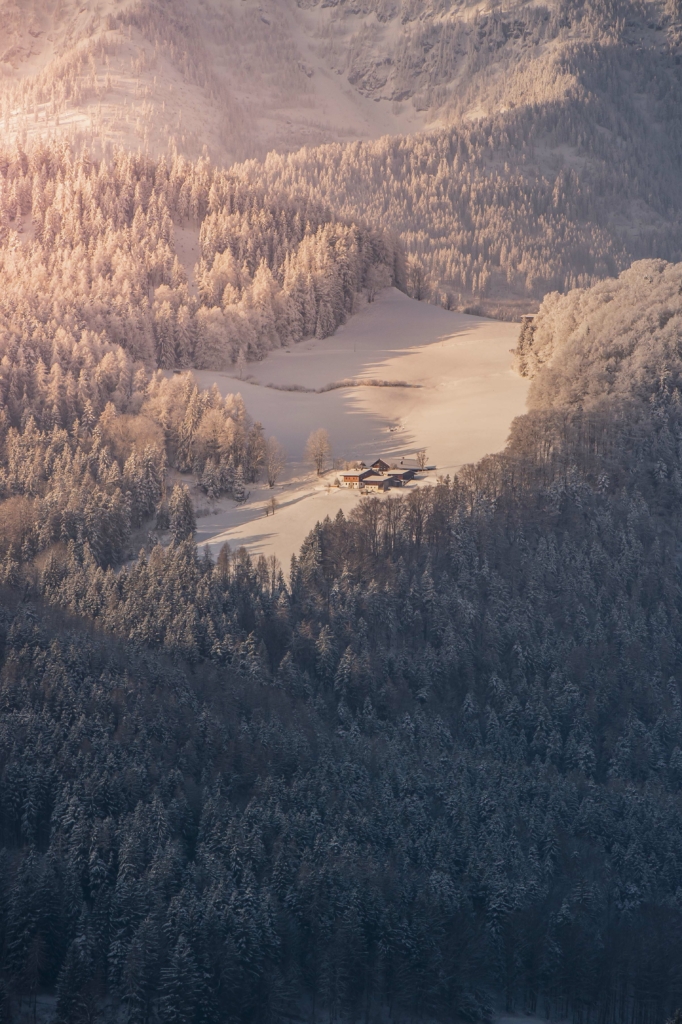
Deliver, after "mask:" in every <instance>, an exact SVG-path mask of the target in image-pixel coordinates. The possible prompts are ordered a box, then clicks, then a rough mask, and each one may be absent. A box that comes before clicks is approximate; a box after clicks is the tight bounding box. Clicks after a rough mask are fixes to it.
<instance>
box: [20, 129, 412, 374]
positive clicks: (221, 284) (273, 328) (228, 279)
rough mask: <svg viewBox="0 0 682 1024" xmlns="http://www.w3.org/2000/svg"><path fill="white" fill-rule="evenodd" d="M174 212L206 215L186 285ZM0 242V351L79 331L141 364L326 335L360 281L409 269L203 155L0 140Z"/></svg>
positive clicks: (363, 234) (200, 219) (314, 209)
mask: <svg viewBox="0 0 682 1024" xmlns="http://www.w3.org/2000/svg"><path fill="white" fill-rule="evenodd" d="M174 221H175V223H176V224H177V225H184V226H187V225H189V226H192V227H193V228H195V229H196V230H197V231H198V230H199V229H201V235H200V237H201V258H200V267H199V273H198V290H199V294H198V296H196V297H195V296H194V295H193V294H192V286H191V283H190V285H188V281H187V276H186V273H185V270H184V268H183V267H182V265H181V263H180V261H179V260H178V256H177V253H176V251H175V246H174ZM17 227H21V229H22V231H23V234H21V233H19V234H18V233H17V232H16V231H14V230H13V229H14V228H17ZM0 240H1V244H0V275H1V276H2V282H3V288H2V292H1V293H0V349H1V350H3V351H4V350H5V349H6V348H7V347H11V346H12V345H16V344H18V343H20V342H22V341H23V339H25V338H27V337H28V336H31V337H32V336H33V335H34V334H36V333H37V334H38V336H39V338H40V340H41V344H42V345H43V346H44V347H48V348H49V347H50V346H51V345H52V344H53V343H54V342H55V339H58V338H59V337H60V336H61V334H62V333H65V334H66V335H67V336H68V337H70V338H72V339H74V340H78V338H79V332H80V331H82V330H87V331H91V332H93V333H94V334H95V335H97V337H98V339H99V341H100V342H102V343H107V342H108V343H112V344H115V345H119V346H121V347H122V348H123V349H125V350H126V352H127V353H129V354H130V355H131V356H132V358H133V359H135V360H141V361H143V362H144V363H145V364H146V365H147V366H154V365H158V366H161V367H186V366H189V365H194V366H198V367H204V368H225V367H228V366H229V365H230V364H232V363H234V362H237V361H239V360H242V359H244V360H246V359H258V358H262V356H263V355H264V354H265V353H266V352H267V351H269V350H270V349H271V348H273V347H275V346H278V345H282V344H288V343H290V342H296V341H299V340H301V338H303V337H308V336H312V335H316V336H317V337H326V336H327V335H329V334H331V333H333V332H334V330H335V329H336V328H337V327H338V326H339V324H341V323H343V322H344V321H345V320H346V318H347V317H348V315H349V314H350V313H352V312H353V309H354V308H355V304H356V301H357V299H358V297H359V296H360V295H361V293H362V292H363V291H364V290H366V289H367V288H368V287H369V288H370V290H375V289H376V286H377V282H378V283H379V285H385V284H389V283H392V282H393V281H394V280H397V281H398V283H400V281H401V280H402V279H403V278H404V274H403V273H402V270H401V263H400V254H399V252H398V251H397V250H396V248H395V246H394V245H393V244H391V243H390V242H389V241H388V240H387V239H386V238H385V237H384V236H382V235H379V234H377V233H374V232H371V231H368V230H366V229H360V228H359V227H357V226H355V225H354V224H352V223H346V222H345V221H340V220H339V219H337V218H334V217H332V216H331V215H330V214H329V213H325V211H324V210H323V208H322V207H321V206H320V205H319V203H316V202H312V203H310V202H305V201H304V202H300V201H298V200H291V201H290V200H289V199H288V198H287V196H286V195H285V193H283V192H281V191H278V192H277V193H270V194H267V193H266V192H265V191H264V190H262V189H260V188H258V187H254V186H251V185H249V184H246V183H244V182H243V181H241V180H239V179H238V178H236V177H234V176H233V175H231V174H229V173H227V172H223V171H217V170H215V169H214V168H212V167H211V166H210V165H209V164H208V163H207V162H205V161H199V162H198V163H196V164H190V163H187V162H185V161H183V160H182V159H176V160H174V161H173V163H172V164H168V163H166V162H165V161H164V160H161V161H159V162H152V161H150V160H147V159H145V158H142V157H134V156H130V155H124V154H119V155H118V156H117V157H116V158H115V159H114V160H113V162H111V163H106V162H101V163H96V162H91V161H90V160H89V158H88V157H87V155H83V156H81V157H80V158H75V157H74V155H73V154H72V153H71V151H70V150H69V149H68V147H66V146H61V147H57V146H36V147H35V148H33V149H31V150H30V152H28V153H27V152H24V151H23V150H21V149H15V150H14V151H5V152H3V153H2V154H0ZM401 275H402V277H401ZM31 344H33V342H31ZM44 361H45V360H44Z"/></svg>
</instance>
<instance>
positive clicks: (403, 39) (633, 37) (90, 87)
mask: <svg viewBox="0 0 682 1024" xmlns="http://www.w3.org/2000/svg"><path fill="white" fill-rule="evenodd" d="M2 13H3V18H4V21H3V31H4V35H5V39H6V41H7V47H6V49H5V52H4V56H3V58H2V62H1V63H0V69H1V70H2V74H1V76H0V93H1V94H2V111H3V120H2V125H3V133H4V138H5V139H6V140H7V141H9V142H17V141H18V142H21V144H22V145H29V144H30V142H31V140H32V139H35V138H37V137H46V136H47V137H64V136H65V137H67V138H69V139H70V140H71V141H72V142H73V143H74V144H75V146H76V150H77V151H78V150H79V149H81V148H82V147H84V146H85V147H87V148H88V150H90V151H91V152H92V153H94V154H97V153H100V152H105V153H111V151H112V147H116V146H123V147H124V148H126V149H128V150H131V149H132V150H141V151H142V152H146V153H148V154H149V155H151V156H154V155H159V154H160V153H170V154H171V155H172V154H173V153H175V152H179V153H184V154H188V155H190V156H193V157H196V156H198V155H200V154H202V153H203V152H204V151H206V152H208V154H209V156H211V157H212V158H213V159H214V160H215V161H216V162H217V163H218V164H230V163H231V162H233V161H235V160H239V161H245V160H247V159H248V160H251V159H253V158H256V159H258V160H262V159H263V158H264V157H265V154H266V153H267V152H268V151H271V155H270V157H269V158H268V159H267V160H266V161H265V163H264V164H263V165H262V166H261V165H254V164H253V163H248V164H246V165H245V166H244V167H243V168H242V169H241V171H240V173H241V174H242V175H243V176H246V177H248V178H249V180H252V181H253V180H255V181H258V182H259V183H261V184H262V185H263V186H264V187H266V188H268V189H270V188H271V187H273V186H274V187H280V186H282V185H283V186H284V187H286V188H287V190H289V191H292V190H293V191H294V192H295V193H296V194H297V195H299V196H300V195H304V196H306V197H311V196H312V197H313V198H314V200H315V201H320V200H322V201H324V202H326V203H328V204H329V205H330V206H331V207H332V208H333V209H334V210H335V211H336V213H337V215H338V216H341V217H343V218H345V219H352V220H354V221H358V220H364V221H366V222H368V223H370V224H372V225H373V226H375V227H381V228H382V229H383V230H385V231H390V232H393V233H395V234H397V235H399V236H400V238H401V240H402V244H403V246H404V247H405V249H406V250H407V252H408V253H409V254H411V255H412V257H413V263H414V266H413V280H412V282H411V293H412V294H413V295H415V296H417V297H424V298H428V299H430V300H431V301H434V302H438V303H441V304H443V305H446V306H448V307H451V308H459V309H471V310H473V311H482V312H485V313H490V314H493V315H496V316H502V317H508V318H513V317H515V316H518V314H519V313H521V312H526V311H528V309H529V308H534V307H535V306H536V305H537V303H538V302H539V301H540V300H541V299H542V297H543V296H544V294H545V293H546V292H547V291H551V290H560V291H567V290H569V289H571V288H572V287H576V286H585V285H588V286H589V285H591V284H593V283H594V282H595V281H597V280H600V279H602V278H604V277H607V276H611V275H613V274H615V273H618V272H619V271H620V270H622V269H624V268H625V267H626V266H627V265H628V264H629V263H630V262H631V261H632V260H633V259H639V258H646V257H652V256H653V257H660V258H664V259H669V260H676V259H678V258H680V255H682V249H681V247H680V242H679V239H680V237H681V232H680V216H681V212H682V184H681V183H680V178H679V173H678V170H677V169H678V167H679V166H680V161H681V160H682V131H681V128H680V122H679V116H678V112H679V110H680V109H682V63H680V62H681V61H682V49H681V47H680V40H682V15H681V13H680V10H679V5H678V4H676V3H674V2H673V0H665V2H663V0H660V2H658V0H656V2H651V3H644V2H642V3H630V2H627V3H626V2H625V0H622V2H621V0H618V2H615V0H613V2H612V0H608V2H607V0H594V2H590V3H578V2H577V0H559V2H556V0H548V2H547V3H546V4H534V3H532V4H531V3H526V2H523V3H516V4H504V5H500V6H496V7H495V8H494V9H492V10H490V9H488V8H487V7H484V6H483V5H481V4H469V5H466V4H453V3H450V2H449V0H447V2H446V0H439V2H435V0H434V2H433V3H419V4H411V3H409V2H407V0H405V2H403V3H402V4H400V5H399V4H398V3H397V2H392V0H386V2H384V0H374V2H373V0H366V2H364V3H359V2H355V0H354V2H350V0H349V2H344V0H339V2H337V3H333V4H331V3H325V4H320V3H313V2H310V0H306V2H305V3H304V2H303V0H300V2H299V3H295V2H294V0H278V2H275V0H263V2H262V3H260V4H256V3H249V4H247V5H245V4H244V3H243V0H220V2H219V0H207V2H205V3H198V2H196V3H183V4H181V3H180V2H179V0H170V2H168V3H164V4H160V3H157V2H156V0H138V2H137V3H130V2H122V3H117V4H114V3H113V0H111V2H109V0H98V2H96V0H87V3H85V4H84V5H80V4H79V5H72V4H70V3H66V2H65V3H60V4H58V5H49V4H47V3H45V2H38V0H33V3H32V4H21V5H17V4H10V3H9V0H3V7H2ZM353 140H356V141H353ZM357 140H360V141H361V144H360V145H358V141H357ZM362 140H364V141H362ZM321 143H322V144H324V145H321V146H320V144H321ZM301 147H303V148H301ZM275 154H277V155H275Z"/></svg>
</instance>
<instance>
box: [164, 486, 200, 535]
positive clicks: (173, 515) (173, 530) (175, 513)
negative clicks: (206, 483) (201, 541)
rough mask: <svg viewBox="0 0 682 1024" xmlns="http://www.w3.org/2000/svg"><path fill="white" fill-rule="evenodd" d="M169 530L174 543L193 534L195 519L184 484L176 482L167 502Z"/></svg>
mask: <svg viewBox="0 0 682 1024" xmlns="http://www.w3.org/2000/svg"><path fill="white" fill-rule="evenodd" d="M168 517H169V530H170V534H171V537H172V538H173V540H174V542H175V543H176V544H180V543H181V542H182V541H184V540H189V539H191V538H192V537H193V536H194V531H195V530H196V528H197V520H196V516H195V514H194V505H193V503H192V496H191V495H190V493H189V489H188V487H187V485H186V484H176V485H175V487H174V488H173V493H172V494H171V497H170V501H169V502H168Z"/></svg>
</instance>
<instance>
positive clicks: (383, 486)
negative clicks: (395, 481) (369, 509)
mask: <svg viewBox="0 0 682 1024" xmlns="http://www.w3.org/2000/svg"><path fill="white" fill-rule="evenodd" d="M362 486H363V488H364V489H365V490H366V491H387V490H388V489H389V487H390V486H391V478H390V477H388V476H379V475H376V476H375V475H373V474H372V475H368V476H366V477H365V478H364V479H363V481H362Z"/></svg>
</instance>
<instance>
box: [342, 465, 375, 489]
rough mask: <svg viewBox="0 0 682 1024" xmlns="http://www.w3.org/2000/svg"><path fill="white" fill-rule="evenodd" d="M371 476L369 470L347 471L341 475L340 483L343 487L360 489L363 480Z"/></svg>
mask: <svg viewBox="0 0 682 1024" xmlns="http://www.w3.org/2000/svg"><path fill="white" fill-rule="evenodd" d="M371 475H372V473H371V470H369V469H347V470H345V471H344V472H343V473H342V474H341V483H342V485H343V486H344V487H362V484H363V482H364V480H365V479H366V478H367V477H368V476H371Z"/></svg>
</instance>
